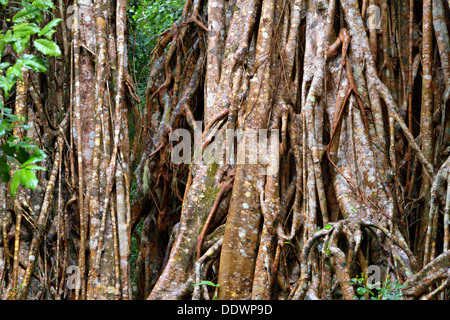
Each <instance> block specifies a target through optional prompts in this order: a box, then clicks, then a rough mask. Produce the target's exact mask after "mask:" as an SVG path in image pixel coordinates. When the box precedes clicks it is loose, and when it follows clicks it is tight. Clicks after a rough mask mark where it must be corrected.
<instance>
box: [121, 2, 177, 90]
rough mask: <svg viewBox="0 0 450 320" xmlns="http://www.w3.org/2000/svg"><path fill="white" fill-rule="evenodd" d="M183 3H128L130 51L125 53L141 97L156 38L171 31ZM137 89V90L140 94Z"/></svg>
mask: <svg viewBox="0 0 450 320" xmlns="http://www.w3.org/2000/svg"><path fill="white" fill-rule="evenodd" d="M184 3H185V1H184V0H154V1H153V0H131V1H130V2H129V7H128V19H129V20H130V27H131V30H132V32H130V41H129V43H130V48H129V49H128V53H129V59H130V65H131V66H132V68H133V70H132V74H133V76H134V78H135V79H136V80H137V82H138V85H139V84H140V85H139V86H138V91H139V93H140V95H141V94H142V96H143V93H144V91H145V84H146V82H145V79H146V78H147V75H148V66H149V57H150V53H151V51H152V50H153V48H154V47H155V46H156V44H157V40H158V35H159V34H160V33H162V32H163V31H164V30H166V29H168V28H170V26H171V25H172V24H173V22H174V21H176V20H177V19H178V18H179V17H180V15H181V13H182V11H183V6H184ZM139 89H140V90H139Z"/></svg>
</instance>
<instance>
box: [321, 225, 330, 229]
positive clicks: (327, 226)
mask: <svg viewBox="0 0 450 320" xmlns="http://www.w3.org/2000/svg"><path fill="white" fill-rule="evenodd" d="M323 228H324V229H325V230H330V229H331V225H330V224H327V225H326V226H325V227H323Z"/></svg>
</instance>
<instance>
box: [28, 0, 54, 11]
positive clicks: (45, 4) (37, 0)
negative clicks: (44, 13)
mask: <svg viewBox="0 0 450 320" xmlns="http://www.w3.org/2000/svg"><path fill="white" fill-rule="evenodd" d="M33 6H36V7H38V8H39V9H42V10H47V9H50V8H51V9H54V8H55V6H54V4H53V2H52V0H34V1H33Z"/></svg>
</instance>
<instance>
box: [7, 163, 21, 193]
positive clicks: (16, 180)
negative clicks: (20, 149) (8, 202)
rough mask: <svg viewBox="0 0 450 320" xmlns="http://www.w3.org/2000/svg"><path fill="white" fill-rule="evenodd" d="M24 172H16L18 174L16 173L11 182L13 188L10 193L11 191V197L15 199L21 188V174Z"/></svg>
mask: <svg viewBox="0 0 450 320" xmlns="http://www.w3.org/2000/svg"><path fill="white" fill-rule="evenodd" d="M21 171H22V170H20V169H19V170H16V172H14V176H13V178H12V181H11V186H10V191H11V196H12V197H14V195H15V194H16V191H17V188H18V187H19V183H20V172H21Z"/></svg>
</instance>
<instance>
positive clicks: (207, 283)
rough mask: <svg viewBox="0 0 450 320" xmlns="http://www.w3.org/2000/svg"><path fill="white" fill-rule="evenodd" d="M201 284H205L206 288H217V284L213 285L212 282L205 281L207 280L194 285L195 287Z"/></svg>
mask: <svg viewBox="0 0 450 320" xmlns="http://www.w3.org/2000/svg"><path fill="white" fill-rule="evenodd" d="M202 284H205V285H207V286H212V287H219V284H215V283H214V282H211V281H207V280H203V281H200V282H199V283H196V284H195V286H199V285H202Z"/></svg>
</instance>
